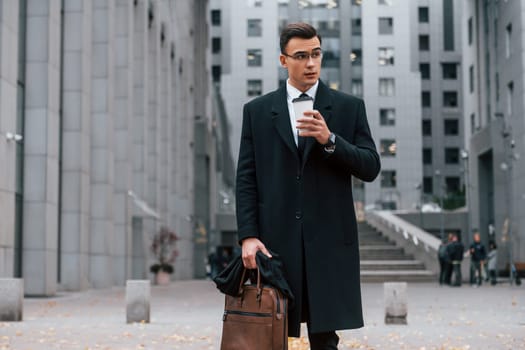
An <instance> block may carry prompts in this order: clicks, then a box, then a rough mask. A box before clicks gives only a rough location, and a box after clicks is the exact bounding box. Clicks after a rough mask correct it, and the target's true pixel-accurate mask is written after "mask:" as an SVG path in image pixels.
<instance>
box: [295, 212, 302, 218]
mask: <svg viewBox="0 0 525 350" xmlns="http://www.w3.org/2000/svg"><path fill="white" fill-rule="evenodd" d="M302 217H303V213H302V212H300V211H299V210H298V211H296V212H295V218H296V219H297V220H300V219H301V218H302Z"/></svg>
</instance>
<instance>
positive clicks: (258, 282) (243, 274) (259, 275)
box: [239, 267, 262, 301]
mask: <svg viewBox="0 0 525 350" xmlns="http://www.w3.org/2000/svg"><path fill="white" fill-rule="evenodd" d="M246 270H247V268H246V267H245V268H244V270H243V271H242V277H241V284H240V285H239V295H240V296H241V299H242V298H243V297H244V283H245V282H246V281H245V277H246ZM261 294H262V288H261V271H259V267H257V301H260V300H261Z"/></svg>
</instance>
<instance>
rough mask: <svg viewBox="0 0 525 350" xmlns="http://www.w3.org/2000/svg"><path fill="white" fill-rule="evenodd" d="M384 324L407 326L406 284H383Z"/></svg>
mask: <svg viewBox="0 0 525 350" xmlns="http://www.w3.org/2000/svg"><path fill="white" fill-rule="evenodd" d="M383 290H384V298H385V324H407V314H408V307H407V283H406V282H385V283H383Z"/></svg>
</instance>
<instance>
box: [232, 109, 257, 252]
mask: <svg viewBox="0 0 525 350" xmlns="http://www.w3.org/2000/svg"><path fill="white" fill-rule="evenodd" d="M242 119H243V120H242V131H241V145H240V147H239V160H238V162H237V179H236V187H235V188H236V190H235V191H236V211H237V232H238V239H239V242H241V241H242V240H243V239H246V238H249V237H257V238H258V237H259V231H258V222H257V220H258V219H257V216H258V208H257V201H258V194H257V176H256V169H255V149H254V143H253V138H252V127H251V117H250V112H249V108H248V106H247V105H245V106H244V109H243V118H242Z"/></svg>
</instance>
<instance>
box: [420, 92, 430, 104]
mask: <svg viewBox="0 0 525 350" xmlns="http://www.w3.org/2000/svg"><path fill="white" fill-rule="evenodd" d="M421 106H422V107H430V106H431V102H430V91H422V92H421Z"/></svg>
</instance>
